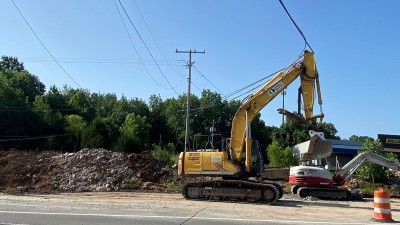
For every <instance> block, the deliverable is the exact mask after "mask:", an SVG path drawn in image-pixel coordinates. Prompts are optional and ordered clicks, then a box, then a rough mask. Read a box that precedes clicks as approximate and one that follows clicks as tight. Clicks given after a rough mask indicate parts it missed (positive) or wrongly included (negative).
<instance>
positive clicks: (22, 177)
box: [0, 149, 179, 194]
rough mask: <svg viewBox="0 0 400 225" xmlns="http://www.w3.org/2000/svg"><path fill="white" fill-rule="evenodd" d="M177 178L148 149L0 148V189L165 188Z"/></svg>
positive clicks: (51, 191) (159, 189)
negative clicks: (126, 151)
mask: <svg viewBox="0 0 400 225" xmlns="http://www.w3.org/2000/svg"><path fill="white" fill-rule="evenodd" d="M178 181H179V178H178V176H177V173H176V169H175V167H170V166H167V165H166V164H165V163H164V162H162V161H159V160H157V159H155V158H154V157H153V156H152V155H151V154H150V153H149V152H142V153H140V154H124V153H119V152H111V151H108V150H106V149H83V150H81V151H79V152H76V153H65V154H57V153H55V152H20V151H9V152H4V151H0V191H3V192H6V193H12V194H18V193H26V192H31V193H32V192H33V193H57V192H83V191H120V190H153V191H166V190H167V189H168V187H170V186H171V183H172V184H173V183H176V182H178Z"/></svg>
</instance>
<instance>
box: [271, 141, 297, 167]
mask: <svg viewBox="0 0 400 225" xmlns="http://www.w3.org/2000/svg"><path fill="white" fill-rule="evenodd" d="M267 155H268V160H269V163H270V166H273V167H288V166H294V165H298V160H299V159H298V158H297V157H296V156H294V155H293V152H292V150H291V149H290V148H289V147H286V148H285V147H283V146H282V145H281V144H279V142H278V141H277V140H275V139H274V140H273V141H272V143H271V144H270V145H269V146H268V148H267Z"/></svg>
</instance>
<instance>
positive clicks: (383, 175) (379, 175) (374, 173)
mask: <svg viewBox="0 0 400 225" xmlns="http://www.w3.org/2000/svg"><path fill="white" fill-rule="evenodd" d="M363 151H369V152H372V153H376V154H378V155H382V156H384V157H386V158H389V159H391V160H395V159H396V155H394V154H393V153H390V154H386V155H385V154H384V152H383V146H382V143H381V142H380V141H379V140H370V139H368V138H367V139H365V142H364V143H363V145H362V148H361V152H363ZM357 176H358V177H360V178H362V179H365V180H369V181H371V182H372V183H375V182H384V181H386V180H387V178H388V169H387V168H385V167H383V166H380V165H376V164H373V163H369V162H368V163H365V164H364V165H362V166H361V167H360V169H359V170H358V171H357Z"/></svg>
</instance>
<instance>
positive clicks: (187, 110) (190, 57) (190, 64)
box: [176, 49, 206, 151]
mask: <svg viewBox="0 0 400 225" xmlns="http://www.w3.org/2000/svg"><path fill="white" fill-rule="evenodd" d="M176 53H188V54H189V63H188V64H187V66H188V68H189V77H188V91H187V100H186V131H185V151H188V150H189V130H190V129H189V118H190V83H191V81H192V65H193V62H192V54H193V53H202V54H204V53H206V51H202V52H198V51H196V49H195V50H194V51H192V49H190V50H189V51H179V50H178V49H176Z"/></svg>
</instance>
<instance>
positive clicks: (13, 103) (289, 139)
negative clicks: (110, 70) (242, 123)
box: [0, 56, 340, 152]
mask: <svg viewBox="0 0 400 225" xmlns="http://www.w3.org/2000/svg"><path fill="white" fill-rule="evenodd" d="M190 98H191V108H192V110H191V112H190V113H191V117H190V128H191V129H190V138H191V143H193V137H194V136H195V135H201V134H208V133H209V129H210V127H211V126H214V127H215V128H216V130H217V133H220V134H221V135H222V136H223V137H225V138H227V137H229V136H230V128H231V123H232V119H233V117H234V115H235V112H236V110H237V109H238V108H239V106H240V104H241V103H240V101H239V100H227V99H223V98H222V97H221V95H220V94H218V93H216V92H213V91H211V90H203V91H202V92H201V96H196V95H191V96H190ZM185 109H186V95H185V94H182V95H179V96H177V97H176V98H168V99H162V98H161V97H160V96H157V95H152V96H150V97H149V100H148V101H147V102H146V101H144V100H142V99H139V98H127V97H125V96H122V97H120V98H118V97H117V96H116V95H115V94H113V93H92V92H90V91H89V90H86V89H81V88H71V87H69V86H63V87H62V88H59V87H56V86H54V85H53V86H50V87H49V89H48V90H46V86H45V85H44V84H43V83H42V82H41V81H40V80H39V78H38V77H37V76H35V75H33V74H31V73H29V71H27V70H25V68H24V65H23V63H22V62H19V61H18V59H17V58H15V57H7V56H2V57H1V61H0V115H1V116H0V149H2V150H10V149H23V150H58V151H62V152H73V151H77V150H80V149H82V148H100V147H101V148H105V149H109V150H112V151H122V152H141V151H144V150H151V149H154V148H157V149H160V148H161V149H163V148H164V147H166V148H168V149H172V151H174V152H179V151H181V150H183V148H184V140H185V138H184V137H185V118H186V111H185ZM323 130H324V132H325V135H326V137H327V138H333V139H340V138H339V137H338V136H336V134H337V130H336V128H335V127H334V125H333V124H331V123H324V124H323ZM252 136H253V138H254V139H257V140H258V141H259V143H260V146H261V147H262V148H263V149H266V148H267V147H268V145H270V144H271V143H272V141H273V140H277V141H278V142H279V143H280V144H281V145H282V146H283V147H287V146H291V145H294V144H297V143H300V142H303V141H306V140H308V139H309V136H308V131H307V129H305V128H304V127H303V126H301V125H299V124H296V123H295V122H293V121H291V120H286V122H285V123H284V124H283V125H281V126H280V127H274V126H268V125H266V124H265V122H264V121H263V120H261V119H260V115H258V116H257V117H256V118H255V119H254V121H253V123H252ZM170 151H171V150H170Z"/></svg>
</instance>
